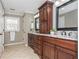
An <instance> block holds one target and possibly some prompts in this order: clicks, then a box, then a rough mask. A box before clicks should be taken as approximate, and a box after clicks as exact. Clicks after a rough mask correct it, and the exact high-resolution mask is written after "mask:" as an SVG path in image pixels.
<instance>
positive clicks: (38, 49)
mask: <svg viewBox="0 0 79 59" xmlns="http://www.w3.org/2000/svg"><path fill="white" fill-rule="evenodd" d="M28 38H29V40H28V43H29V46H30V47H31V48H33V50H34V52H35V53H36V54H38V55H39V57H40V59H77V41H72V40H66V39H60V38H55V37H49V36H43V35H36V34H28Z"/></svg>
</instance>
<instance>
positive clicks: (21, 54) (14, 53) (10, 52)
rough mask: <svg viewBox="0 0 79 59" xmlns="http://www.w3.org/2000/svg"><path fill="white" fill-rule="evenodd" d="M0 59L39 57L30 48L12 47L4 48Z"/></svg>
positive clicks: (32, 58)
mask: <svg viewBox="0 0 79 59" xmlns="http://www.w3.org/2000/svg"><path fill="white" fill-rule="evenodd" d="M1 59H39V57H38V55H37V54H35V53H34V51H33V50H32V49H31V48H30V47H26V46H25V45H14V46H7V47H5V51H4V53H3V56H2V58H1Z"/></svg>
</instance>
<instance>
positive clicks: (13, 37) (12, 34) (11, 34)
mask: <svg viewBox="0 0 79 59" xmlns="http://www.w3.org/2000/svg"><path fill="white" fill-rule="evenodd" d="M10 41H15V32H10Z"/></svg>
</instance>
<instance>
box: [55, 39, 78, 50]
mask: <svg viewBox="0 0 79 59" xmlns="http://www.w3.org/2000/svg"><path fill="white" fill-rule="evenodd" d="M55 44H56V45H57V46H61V47H64V48H67V49H70V50H73V51H77V42H73V41H68V40H61V39H56V40H55Z"/></svg>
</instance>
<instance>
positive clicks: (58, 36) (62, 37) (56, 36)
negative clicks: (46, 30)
mask: <svg viewBox="0 0 79 59" xmlns="http://www.w3.org/2000/svg"><path fill="white" fill-rule="evenodd" d="M30 33H32V34H35V35H42V36H49V37H54V38H61V39H67V40H74V41H77V40H78V39H75V38H69V37H64V36H61V35H51V34H41V33H33V32H30Z"/></svg>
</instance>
